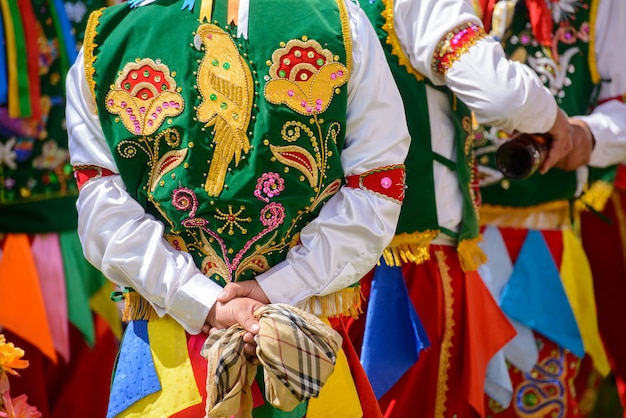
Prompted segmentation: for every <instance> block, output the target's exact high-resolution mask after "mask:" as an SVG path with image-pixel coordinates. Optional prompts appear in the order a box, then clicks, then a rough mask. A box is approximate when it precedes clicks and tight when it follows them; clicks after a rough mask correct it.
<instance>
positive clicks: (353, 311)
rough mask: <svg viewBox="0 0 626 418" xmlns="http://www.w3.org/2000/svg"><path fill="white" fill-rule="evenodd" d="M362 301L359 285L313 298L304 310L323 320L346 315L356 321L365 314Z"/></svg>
mask: <svg viewBox="0 0 626 418" xmlns="http://www.w3.org/2000/svg"><path fill="white" fill-rule="evenodd" d="M362 301H363V293H362V292H361V286H360V285H357V286H354V287H348V288H346V289H343V290H340V291H338V292H335V293H331V294H330V295H324V296H313V297H312V298H310V299H309V300H308V301H307V302H306V305H305V306H304V310H306V311H308V312H311V313H314V314H315V315H317V316H321V317H322V318H332V317H335V316H340V315H344V316H351V317H352V318H354V319H356V318H358V317H359V315H360V314H362V313H363V310H362V308H361V302H362ZM320 309H321V312H320Z"/></svg>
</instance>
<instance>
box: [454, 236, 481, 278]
mask: <svg viewBox="0 0 626 418" xmlns="http://www.w3.org/2000/svg"><path fill="white" fill-rule="evenodd" d="M482 240H483V238H482V236H481V237H477V238H471V239H464V240H463V241H461V242H459V245H458V247H457V252H458V254H459V261H460V262H461V268H462V269H463V271H475V270H478V267H480V266H481V265H482V264H485V263H486V262H487V256H486V255H485V253H484V252H483V250H482V249H481V248H480V247H479V246H478V243H479V242H481V241H482Z"/></svg>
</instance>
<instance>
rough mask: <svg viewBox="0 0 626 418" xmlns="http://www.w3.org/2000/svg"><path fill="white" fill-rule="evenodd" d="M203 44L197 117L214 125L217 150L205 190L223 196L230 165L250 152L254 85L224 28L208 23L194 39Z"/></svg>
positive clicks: (199, 29)
mask: <svg viewBox="0 0 626 418" xmlns="http://www.w3.org/2000/svg"><path fill="white" fill-rule="evenodd" d="M194 44H195V45H196V46H198V45H200V44H203V45H204V52H205V56H204V59H203V60H202V62H201V64H200V68H199V70H198V89H199V91H200V94H201V95H202V103H201V104H200V106H199V107H198V110H197V116H198V120H199V121H200V122H205V123H206V126H212V127H213V132H214V135H215V136H214V137H213V144H214V145H215V150H214V153H213V157H212V158H211V165H210V166H209V172H208V174H207V179H206V183H205V185H204V188H205V190H206V191H207V193H208V194H209V196H219V194H220V193H221V192H222V189H223V188H224V181H225V178H226V172H227V170H228V166H229V165H230V163H231V162H232V160H233V159H234V160H235V165H238V164H239V161H240V160H241V154H242V152H243V153H244V154H247V153H248V152H249V151H250V141H249V140H248V135H247V129H248V124H249V122H250V116H251V114H252V99H253V97H254V83H253V81H252V74H251V73H250V68H249V67H248V64H247V63H246V62H245V61H244V59H243V57H242V56H241V55H240V54H239V50H238V49H237V46H236V45H235V43H234V42H233V39H232V38H231V36H230V35H229V34H228V33H226V32H224V31H223V30H222V29H221V28H220V27H218V26H215V25H213V24H204V25H202V26H200V27H199V28H198V32H197V34H196V38H195V40H194Z"/></svg>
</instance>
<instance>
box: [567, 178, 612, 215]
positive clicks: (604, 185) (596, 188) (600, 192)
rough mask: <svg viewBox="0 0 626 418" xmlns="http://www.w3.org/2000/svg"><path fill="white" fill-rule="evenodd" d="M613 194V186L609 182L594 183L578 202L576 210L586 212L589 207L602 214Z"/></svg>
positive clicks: (599, 181)
mask: <svg viewBox="0 0 626 418" xmlns="http://www.w3.org/2000/svg"><path fill="white" fill-rule="evenodd" d="M612 193H613V184H612V183H609V182H607V181H602V180H598V181H594V182H593V184H592V185H591V187H589V188H588V189H587V190H586V191H585V192H584V193H583V194H582V196H581V197H580V198H579V199H578V200H576V208H577V209H578V210H584V209H585V206H586V205H588V206H590V207H592V208H593V210H596V211H598V212H602V210H603V209H604V206H605V205H606V203H607V202H608V201H609V199H610V198H611V194H612Z"/></svg>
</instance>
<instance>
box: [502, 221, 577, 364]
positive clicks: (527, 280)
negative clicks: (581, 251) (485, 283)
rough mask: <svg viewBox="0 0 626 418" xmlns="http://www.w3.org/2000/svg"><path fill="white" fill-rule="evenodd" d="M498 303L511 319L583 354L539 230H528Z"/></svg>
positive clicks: (565, 299) (575, 325)
mask: <svg viewBox="0 0 626 418" xmlns="http://www.w3.org/2000/svg"><path fill="white" fill-rule="evenodd" d="M500 306H501V307H502V310H503V311H504V313H506V314H507V315H508V316H510V317H511V318H513V319H515V320H517V321H519V322H521V323H522V324H524V325H527V326H529V327H530V328H532V329H534V330H535V331H537V332H539V333H541V334H542V335H544V336H545V337H546V338H548V339H550V340H552V341H553V342H555V343H556V344H558V345H560V346H561V347H564V348H567V349H568V350H570V351H571V352H572V353H574V354H575V355H577V356H579V357H583V356H584V354H585V349H584V346H583V342H582V339H581V337H580V332H579V331H578V325H577V323H576V319H575V317H574V313H573V312H572V308H571V307H570V304H569V301H568V299H567V295H566V293H565V289H564V288H563V284H562V283H561V276H560V274H559V270H558V268H557V266H556V264H555V262H554V259H553V258H552V254H551V253H550V249H549V248H548V245H547V244H546V241H545V239H544V238H543V235H542V234H541V232H539V231H534V230H530V231H528V236H527V237H526V240H525V241H524V244H523V245H522V249H521V250H520V253H519V256H518V257H517V261H516V263H515V267H514V268H513V274H512V275H511V279H510V280H509V283H508V284H507V285H506V287H505V288H504V290H503V292H502V297H501V301H500Z"/></svg>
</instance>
